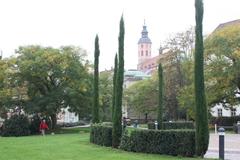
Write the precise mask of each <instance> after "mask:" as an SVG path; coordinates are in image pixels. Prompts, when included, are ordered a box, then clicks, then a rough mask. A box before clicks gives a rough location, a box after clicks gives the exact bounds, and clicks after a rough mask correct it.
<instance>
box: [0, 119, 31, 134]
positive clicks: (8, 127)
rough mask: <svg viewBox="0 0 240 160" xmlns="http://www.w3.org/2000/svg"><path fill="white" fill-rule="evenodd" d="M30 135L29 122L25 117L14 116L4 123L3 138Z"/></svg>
mask: <svg viewBox="0 0 240 160" xmlns="http://www.w3.org/2000/svg"><path fill="white" fill-rule="evenodd" d="M29 134H30V130H29V121H28V118H27V117H26V116H24V115H13V116H12V117H11V118H9V119H7V120H5V121H4V123H3V131H2V136H5V137H9V136H15V137H18V136H28V135H29Z"/></svg>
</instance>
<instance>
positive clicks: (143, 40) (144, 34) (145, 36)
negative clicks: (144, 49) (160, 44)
mask: <svg viewBox="0 0 240 160" xmlns="http://www.w3.org/2000/svg"><path fill="white" fill-rule="evenodd" d="M141 35H142V36H141V38H140V39H139V41H138V44H140V43H152V42H151V40H150V38H149V37H148V31H147V26H146V21H145V19H144V24H143V30H142V32H141Z"/></svg>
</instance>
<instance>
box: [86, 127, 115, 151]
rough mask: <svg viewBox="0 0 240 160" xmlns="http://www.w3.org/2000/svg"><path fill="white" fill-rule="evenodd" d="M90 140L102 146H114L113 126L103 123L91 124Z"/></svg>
mask: <svg viewBox="0 0 240 160" xmlns="http://www.w3.org/2000/svg"><path fill="white" fill-rule="evenodd" d="M90 142H91V143H94V144H98V145H102V146H107V147H108V146H112V127H110V126H105V125H103V124H93V125H91V131H90Z"/></svg>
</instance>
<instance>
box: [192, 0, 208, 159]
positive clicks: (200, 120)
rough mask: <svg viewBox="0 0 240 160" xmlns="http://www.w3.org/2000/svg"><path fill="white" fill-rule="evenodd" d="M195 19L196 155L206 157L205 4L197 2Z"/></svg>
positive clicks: (198, 0) (196, 0)
mask: <svg viewBox="0 0 240 160" xmlns="http://www.w3.org/2000/svg"><path fill="white" fill-rule="evenodd" d="M195 10H196V14H195V19H196V29H195V33H196V40H195V65H194V73H195V74H194V80H195V83H194V85H195V102H196V154H197V155H198V156H202V157H203V156H204V154H205V153H206V151H207V149H208V142H209V131H208V117H207V106H206V97H205V86H204V67H203V50H204V49H203V35H202V20H203V2H202V0H195Z"/></svg>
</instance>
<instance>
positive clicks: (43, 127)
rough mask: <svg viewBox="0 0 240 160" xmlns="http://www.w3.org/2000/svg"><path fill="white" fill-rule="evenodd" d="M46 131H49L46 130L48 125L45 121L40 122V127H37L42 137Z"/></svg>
mask: <svg viewBox="0 0 240 160" xmlns="http://www.w3.org/2000/svg"><path fill="white" fill-rule="evenodd" d="M46 129H49V128H48V125H47V123H46V120H45V119H44V120H42V121H41V123H40V126H39V130H40V132H41V133H42V135H43V136H44V135H45V130H46Z"/></svg>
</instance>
